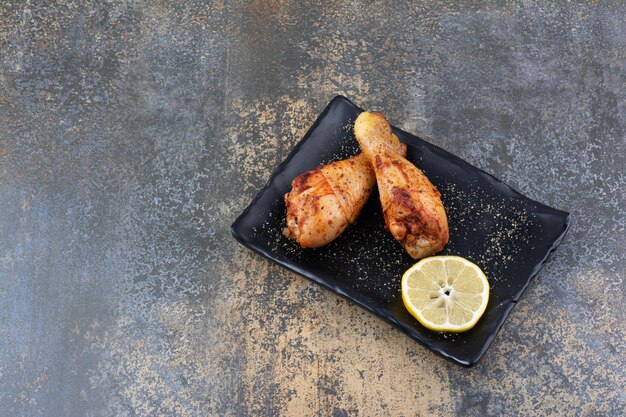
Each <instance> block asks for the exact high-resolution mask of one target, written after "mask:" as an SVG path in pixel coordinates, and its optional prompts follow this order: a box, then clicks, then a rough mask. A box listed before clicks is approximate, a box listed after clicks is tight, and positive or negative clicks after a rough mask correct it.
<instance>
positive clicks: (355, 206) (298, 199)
mask: <svg viewBox="0 0 626 417" xmlns="http://www.w3.org/2000/svg"><path fill="white" fill-rule="evenodd" d="M383 141H384V142H385V143H386V146H387V147H389V148H390V149H394V152H397V154H400V155H406V146H405V145H404V144H402V143H400V141H399V140H398V138H397V137H396V136H395V135H389V136H387V137H385V138H384V139H383ZM375 182H376V179H375V177H374V171H373V170H372V167H371V164H370V162H369V160H368V158H367V157H366V156H365V155H363V154H359V155H356V156H353V157H352V158H348V159H344V160H342V161H336V162H332V163H330V164H327V165H322V166H319V167H317V168H315V169H313V170H311V171H307V172H305V173H303V174H300V175H299V176H298V177H296V178H295V179H294V180H293V182H292V183H291V191H290V192H288V193H287V194H285V206H286V207H287V227H286V228H285V230H284V232H283V233H284V235H285V236H287V237H288V238H290V239H294V240H295V241H297V242H298V243H299V244H300V246H302V247H303V248H317V247H320V246H323V245H325V244H327V243H329V242H331V241H333V240H334V239H335V238H336V237H337V236H339V235H340V234H341V232H343V231H344V230H345V228H346V227H348V225H349V224H351V223H354V221H355V220H356V218H357V216H358V215H359V213H360V212H361V209H362V208H363V205H365V202H366V201H367V199H368V197H369V196H370V193H371V192H372V188H373V187H374V183H375Z"/></svg>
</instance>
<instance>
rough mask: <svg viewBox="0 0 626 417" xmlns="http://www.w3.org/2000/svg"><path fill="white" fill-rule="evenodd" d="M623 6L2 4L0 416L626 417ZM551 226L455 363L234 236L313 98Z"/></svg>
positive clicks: (309, 112)
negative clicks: (460, 167) (555, 239)
mask: <svg viewBox="0 0 626 417" xmlns="http://www.w3.org/2000/svg"><path fill="white" fill-rule="evenodd" d="M624 21H626V6H625V5H624V3H623V2H610V1H609V2H601V1H590V2H578V3H569V2H567V3H566V2H531V1H524V2H514V1H503V2H471V5H458V4H457V2H455V1H433V2H426V3H410V4H409V3H405V2H380V3H379V2H375V3H374V2H372V3H371V4H370V3H369V2H367V4H357V3H354V2H347V1H338V2H297V1H289V0H282V1H281V0H267V1H257V2H242V1H233V2H220V1H215V2H206V3H203V2H199V1H178V0H176V1H171V2H168V1H156V2H148V1H130V0H119V1H107V2H101V1H83V2H78V1H45V2H43V1H3V2H2V3H0V415H3V416H4V415H6V416H66V415H67V416H69V415H86V416H100V415H103V416H104V415H119V416H124V415H128V416H131V415H177V416H196V415H198V416H199V415H220V416H247V415H249V416H261V415H262V416H274V415H276V416H277V415H299V416H302V415H321V416H348V415H349V416H355V415H362V416H400V415H401V416H426V415H437V416H447V415H466V416H487V415H539V416H545V415H567V416H571V415H581V416H595V415H598V416H620V415H624V414H625V412H626V395H625V394H624V387H625V386H626V356H625V354H624V352H625V351H626V341H625V340H626V336H625V330H626V329H625V325H624V323H625V322H626V312H625V308H624V304H625V300H624V294H625V292H626V291H625V286H624V278H625V275H626V253H625V247H626V232H625V229H626V209H625V207H626V193H625V191H624V190H625V188H626V179H625V175H626V174H625V166H626V131H625V130H626V126H625V124H626V116H625V103H626V88H625V85H626V27H625V26H624ZM337 94H343V95H345V96H347V97H348V98H350V99H352V100H353V101H355V102H356V103H358V104H359V105H361V106H362V107H365V108H368V109H373V110H379V111H383V112H385V113H386V114H387V115H388V117H389V119H390V120H391V121H392V123H394V124H396V125H397V126H399V127H401V128H403V129H405V130H407V131H410V132H413V133H416V134H419V135H421V136H422V137H424V138H427V139H428V140H430V141H431V142H433V143H435V144H437V145H438V146H441V147H443V148H445V149H447V150H448V151H450V152H452V153H454V154H457V155H459V156H460V157H462V158H464V159H466V160H467V161H469V162H470V163H472V164H474V165H476V166H478V167H480V168H482V169H484V170H486V171H488V172H490V173H492V174H494V175H495V176H497V177H499V178H501V179H502V180H503V181H504V182H506V183H508V184H509V185H511V186H512V187H513V188H515V189H517V190H519V191H521V192H522V193H524V194H526V195H527V196H529V197H531V198H533V199H536V200H538V201H541V202H543V203H546V204H548V205H551V206H554V207H556V208H560V209H563V210H566V211H569V212H571V213H572V216H573V223H572V227H571V229H570V232H569V234H568V236H567V237H566V239H565V241H564V242H563V244H562V245H561V247H560V248H559V250H558V251H557V252H556V253H555V254H554V256H553V258H552V259H551V261H550V262H549V263H548V265H547V266H546V267H545V268H544V269H543V270H542V272H541V274H540V275H539V277H537V278H536V279H535V280H534V281H533V282H532V284H531V285H530V287H529V288H528V290H527V291H526V293H525V295H524V296H523V297H522V299H521V300H520V302H519V303H518V305H517V306H516V307H515V309H514V310H513V313H512V315H511V316H510V318H509V320H508V321H507V322H506V324H505V325H504V327H503V330H502V331H501V333H500V334H499V335H498V336H497V338H496V339H495V341H494V343H493V345H492V346H491V348H490V349H489V351H488V352H487V354H486V355H485V357H484V358H483V359H482V361H481V362H480V363H479V364H478V365H476V366H475V367H473V368H470V369H466V368H462V367H459V366H457V365H454V364H452V363H450V362H447V361H445V360H444V359H442V358H440V357H438V356H436V355H434V354H433V353H432V352H430V351H428V350H427V349H425V348H423V347H422V346H420V345H418V344H416V343H415V342H413V341H411V340H410V339H409V338H407V337H406V336H404V335H403V334H401V333H400V332H399V331H397V330H396V329H395V328H393V327H392V326H391V325H389V324H387V323H385V322H383V321H381V320H380V319H378V318H376V317H374V316H372V315H371V314H369V313H366V312H364V311H363V310H361V309H360V308H358V307H357V306H355V305H352V304H350V303H349V302H347V301H345V300H344V299H342V298H340V297H338V296H336V295H334V294H332V293H330V292H328V291H325V290H323V289H321V288H319V287H317V286H315V285H314V284H311V283H309V282H308V281H306V280H304V279H302V278H301V277H299V276H297V275H294V274H292V273H288V272H286V271H284V270H282V269H281V268H279V267H277V266H274V265H272V264H270V263H269V262H267V261H265V260H263V259H261V258H260V257H259V256H256V255H254V254H252V253H251V252H250V251H247V250H246V249H244V248H243V247H242V246H240V245H238V244H237V243H236V242H235V241H234V240H233V239H232V238H231V236H230V232H229V226H230V224H231V222H232V221H233V220H234V218H235V217H236V216H237V215H238V214H239V213H240V212H241V211H242V210H243V209H244V208H245V207H246V205H247V204H248V203H249V202H250V200H251V199H252V198H253V197H254V196H255V195H256V193H257V192H258V191H259V190H260V188H261V187H262V186H263V184H264V183H265V181H266V180H267V179H268V177H269V175H270V173H271V172H272V170H273V169H274V168H275V167H276V165H277V164H278V163H280V161H282V160H283V159H284V158H285V157H286V155H287V154H288V152H289V151H290V149H291V148H292V147H293V146H294V145H295V144H296V143H297V142H298V141H299V139H300V138H301V137H302V136H303V134H304V133H305V132H306V130H307V128H308V127H309V126H310V125H311V123H312V122H313V120H314V119H315V117H316V115H317V114H318V113H319V112H320V111H321V110H322V109H323V108H324V106H325V105H326V104H327V103H328V101H330V99H331V98H332V97H334V96H335V95H337Z"/></svg>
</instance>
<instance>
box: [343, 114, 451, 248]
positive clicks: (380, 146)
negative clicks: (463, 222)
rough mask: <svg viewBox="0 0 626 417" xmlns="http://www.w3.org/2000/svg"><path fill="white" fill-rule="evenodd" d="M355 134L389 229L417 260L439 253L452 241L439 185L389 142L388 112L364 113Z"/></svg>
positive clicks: (355, 128)
mask: <svg viewBox="0 0 626 417" xmlns="http://www.w3.org/2000/svg"><path fill="white" fill-rule="evenodd" d="M354 133H355V136H356V139H357V141H358V142H359V145H360V146H361V150H362V151H363V154H365V155H366V156H367V158H368V159H369V161H370V163H371V164H372V167H373V169H374V173H375V175H376V182H377V184H378V191H379V194H380V201H381V203H382V208H383V215H384V218H385V224H386V225H387V229H389V231H390V232H391V234H392V235H393V237H394V238H395V239H396V240H397V241H398V242H400V244H401V245H402V246H403V247H404V248H405V249H406V251H407V252H408V253H409V255H410V256H411V257H413V258H414V259H419V258H424V257H426V256H430V255H433V254H435V253H437V252H439V251H440V250H441V249H443V247H444V246H445V245H446V243H448V219H447V217H446V212H445V209H444V208H443V204H442V203H441V199H440V194H439V191H438V190H437V188H435V186H434V185H433V184H432V183H431V182H430V181H429V180H428V178H427V177H426V175H424V173H423V172H422V171H421V170H420V169H419V168H417V167H416V166H415V165H413V164H412V163H410V162H409V161H407V160H406V159H405V158H404V156H403V155H400V154H398V153H397V152H396V151H395V150H394V149H393V148H392V147H390V146H389V145H388V142H389V138H390V137H391V135H392V133H391V126H390V125H389V123H388V122H387V119H386V118H385V116H384V115H382V114H380V113H369V112H363V113H361V114H360V115H359V117H358V118H357V120H356V122H355V124H354Z"/></svg>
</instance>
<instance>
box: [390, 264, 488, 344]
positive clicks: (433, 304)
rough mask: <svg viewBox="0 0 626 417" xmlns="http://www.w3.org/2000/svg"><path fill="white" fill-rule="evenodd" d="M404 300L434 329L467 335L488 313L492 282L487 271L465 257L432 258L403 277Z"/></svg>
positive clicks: (422, 322) (415, 266) (416, 315)
mask: <svg viewBox="0 0 626 417" xmlns="http://www.w3.org/2000/svg"><path fill="white" fill-rule="evenodd" d="M402 301H404V305H405V306H406V308H407V310H409V313H411V315H412V316H413V317H415V318H416V319H417V320H418V321H419V322H420V323H421V324H422V325H424V326H425V327H427V328H429V329H430V330H435V331H439V332H464V331H466V330H469V329H471V328H472V327H474V325H475V324H476V323H477V322H478V319H480V317H481V316H482V315H483V313H484V312H485V308H487V302H488V301H489V282H488V281H487V277H486V276H485V274H484V273H483V271H481V269H480V268H479V267H478V266H476V265H474V264H473V263H471V262H470V261H468V260H467V259H465V258H461V257H459V256H431V257H429V258H424V259H422V260H421V261H419V262H418V263H416V264H415V265H413V266H412V267H411V268H409V269H408V270H407V271H406V272H405V273H404V275H403V276H402Z"/></svg>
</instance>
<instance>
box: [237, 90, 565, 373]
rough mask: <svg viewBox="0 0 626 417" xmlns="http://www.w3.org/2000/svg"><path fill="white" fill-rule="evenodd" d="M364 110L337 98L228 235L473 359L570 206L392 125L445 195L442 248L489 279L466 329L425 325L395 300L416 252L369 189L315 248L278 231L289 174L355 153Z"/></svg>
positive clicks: (439, 348)
mask: <svg viewBox="0 0 626 417" xmlns="http://www.w3.org/2000/svg"><path fill="white" fill-rule="evenodd" d="M362 111H363V110H362V109H360V108H358V107H357V106H355V105H354V104H353V103H351V102H350V101H349V100H348V99H346V98H345V97H341V96H338V97H335V98H334V99H333V101H332V102H331V103H330V104H329V105H328V106H327V107H326V109H325V110H324V112H323V113H322V114H321V115H320V116H319V117H318V119H317V120H316V121H315V124H313V127H311V129H310V130H309V131H308V132H307V134H306V135H305V136H304V139H302V141H301V142H300V143H299V144H298V145H297V146H296V147H295V148H294V149H293V151H292V152H291V154H290V155H289V156H288V157H287V159H285V161H284V162H283V163H282V164H280V166H279V167H278V168H276V170H275V171H274V174H273V175H272V177H271V178H270V180H269V181H268V183H267V185H266V186H265V188H263V190H262V191H261V192H260V193H259V195H258V196H257V197H256V198H255V199H254V201H252V203H250V205H249V206H248V207H247V208H246V209H245V210H244V212H243V213H242V214H241V215H240V216H239V217H238V218H237V220H235V222H234V223H233V225H232V233H233V236H234V237H235V239H237V240H238V241H239V242H241V243H242V244H243V245H245V246H247V247H248V248H250V249H252V250H254V251H255V252H258V253H259V254H261V255H263V256H265V257H266V258H268V259H270V260H272V261H274V262H276V263H278V264H280V265H282V266H284V267H285V268H287V269H289V270H291V271H294V272H296V273H298V274H300V275H303V276H304V277H306V278H308V279H310V280H311V281H314V282H316V283H318V284H320V285H321V286H323V287H325V288H327V289H329V290H331V291H333V292H335V293H337V294H340V295H342V296H344V297H346V298H347V299H349V300H351V301H352V302H354V303H356V304H358V305H360V306H361V307H363V308H365V309H366V310H369V311H371V312H373V313H374V314H377V315H379V316H380V317H382V318H383V319H385V320H387V321H389V322H390V323H393V324H394V325H396V326H398V327H399V328H400V329H401V330H402V331H403V332H405V333H406V334H408V335H409V337H411V338H413V339H415V340H417V341H418V342H420V343H422V344H424V345H425V346H427V347H428V348H430V349H432V350H434V351H435V352H437V353H439V354H441V355H443V356H444V357H446V358H448V359H451V360H452V361H454V362H456V363H459V364H461V365H465V366H471V365H473V364H475V363H476V362H477V361H478V360H479V359H480V358H481V357H482V356H483V354H484V353H485V351H486V350H487V348H488V347H489V345H490V344H491V342H492V340H493V339H494V337H495V336H496V334H497V333H498V330H500V328H501V327H502V324H503V323H504V320H505V319H506V318H507V316H508V315H509V313H510V312H511V309H512V308H513V306H514V305H515V303H516V302H517V300H518V299H519V298H520V296H521V295H522V293H523V292H524V290H525V289H526V287H527V286H528V284H529V283H530V281H531V279H532V278H533V277H534V276H535V275H537V273H538V272H539V270H540V269H541V267H542V266H543V264H544V263H545V262H546V260H547V258H548V256H549V255H550V253H552V252H553V251H554V250H555V249H556V247H557V246H558V245H559V243H560V242H561V240H562V239H563V237H564V235H565V233H566V232H567V229H568V227H569V223H570V215H569V214H568V213H566V212H563V211H560V210H556V209H553V208H550V207H547V206H545V205H543V204H540V203H537V202H535V201H533V200H530V199H528V198H526V197H524V196H523V195H521V194H520V193H518V192H517V191H515V190H513V189H511V188H510V187H508V186H507V185H505V184H503V183H502V182H500V181H499V180H498V179H496V178H494V177H493V176H491V175H490V174H487V173H485V172H483V171H481V170H480V169H478V168H476V167H474V166H472V165H470V164H468V163H467V162H465V161H463V160H462V159H460V158H458V157H456V156H454V155H452V154H450V153H448V152H446V151H444V150H443V149H441V148H438V147H437V146H434V145H432V144H430V143H428V142H425V141H424V140H422V139H420V138H418V137H416V136H413V135H411V134H409V133H406V132H404V131H402V130H400V129H396V128H394V129H393V131H394V132H395V133H396V135H398V137H399V138H400V140H401V141H402V142H404V143H406V144H407V145H408V153H407V159H408V160H410V161H411V162H413V163H414V164H415V165H417V166H418V167H419V168H420V169H422V171H424V173H425V174H426V175H427V176H428V178H430V180H431V181H432V182H433V184H435V185H436V186H437V188H438V189H439V191H440V192H441V194H442V199H443V203H444V206H445V208H446V212H447V214H448V223H449V227H450V242H449V243H448V245H447V246H446V248H445V249H444V251H443V252H441V253H440V255H458V256H462V257H465V258H467V259H469V260H471V261H472V262H474V263H476V264H477V265H478V266H480V267H481V268H482V269H483V271H484V272H485V274H486V275H487V278H488V279H489V284H490V286H491V293H490V299H489V305H488V306H487V310H486V311H485V314H484V315H483V317H482V318H481V319H480V321H479V322H478V323H477V324H476V326H475V327H474V328H473V329H471V330H469V331H467V332H465V333H460V334H450V333H438V332H432V331H430V330H428V329H426V328H424V327H423V326H421V325H420V324H419V323H418V322H417V320H415V319H414V318H413V317H412V316H411V315H410V314H409V313H408V312H407V311H406V309H405V308H404V305H403V304H402V297H401V294H400V279H401V277H402V273H403V272H404V271H405V270H406V269H408V268H409V267H410V266H411V265H413V264H414V263H415V262H416V261H414V260H413V259H412V258H410V257H409V256H408V255H407V254H406V252H405V251H404V249H403V248H402V247H401V246H400V245H399V244H398V243H397V242H396V241H395V240H394V239H393V238H392V237H391V235H390V234H389V233H388V232H387V231H386V230H385V228H384V221H383V217H382V213H381V209H380V202H379V199H378V195H377V194H376V191H374V193H372V196H371V197H370V199H369V201H368V203H367V204H366V206H365V207H364V208H363V211H362V212H361V215H360V216H359V218H358V220H357V221H356V223H355V224H353V225H351V226H350V227H349V228H348V229H347V230H346V231H345V232H344V233H343V234H342V235H341V236H340V237H339V238H338V239H336V240H335V241H334V242H332V243H330V244H328V245H326V246H324V247H322V248H319V249H305V250H303V249H301V248H300V247H299V246H298V245H297V244H296V243H294V242H292V241H290V240H289V239H287V238H285V237H283V235H282V229H283V227H284V226H285V205H284V200H283V196H284V194H285V193H286V192H288V191H289V190H290V188H291V181H292V180H293V179H294V178H295V177H296V176H297V175H299V174H301V173H302V172H304V171H307V170H310V169H313V168H315V167H316V166H318V165H319V164H322V163H327V162H330V161H334V160H338V159H342V158H345V157H348V156H351V155H354V154H356V153H358V152H359V147H358V144H357V142H356V140H355V138H354V134H353V131H352V128H353V123H354V120H355V119H356V117H357V116H358V114H359V113H361V112H362Z"/></svg>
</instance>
